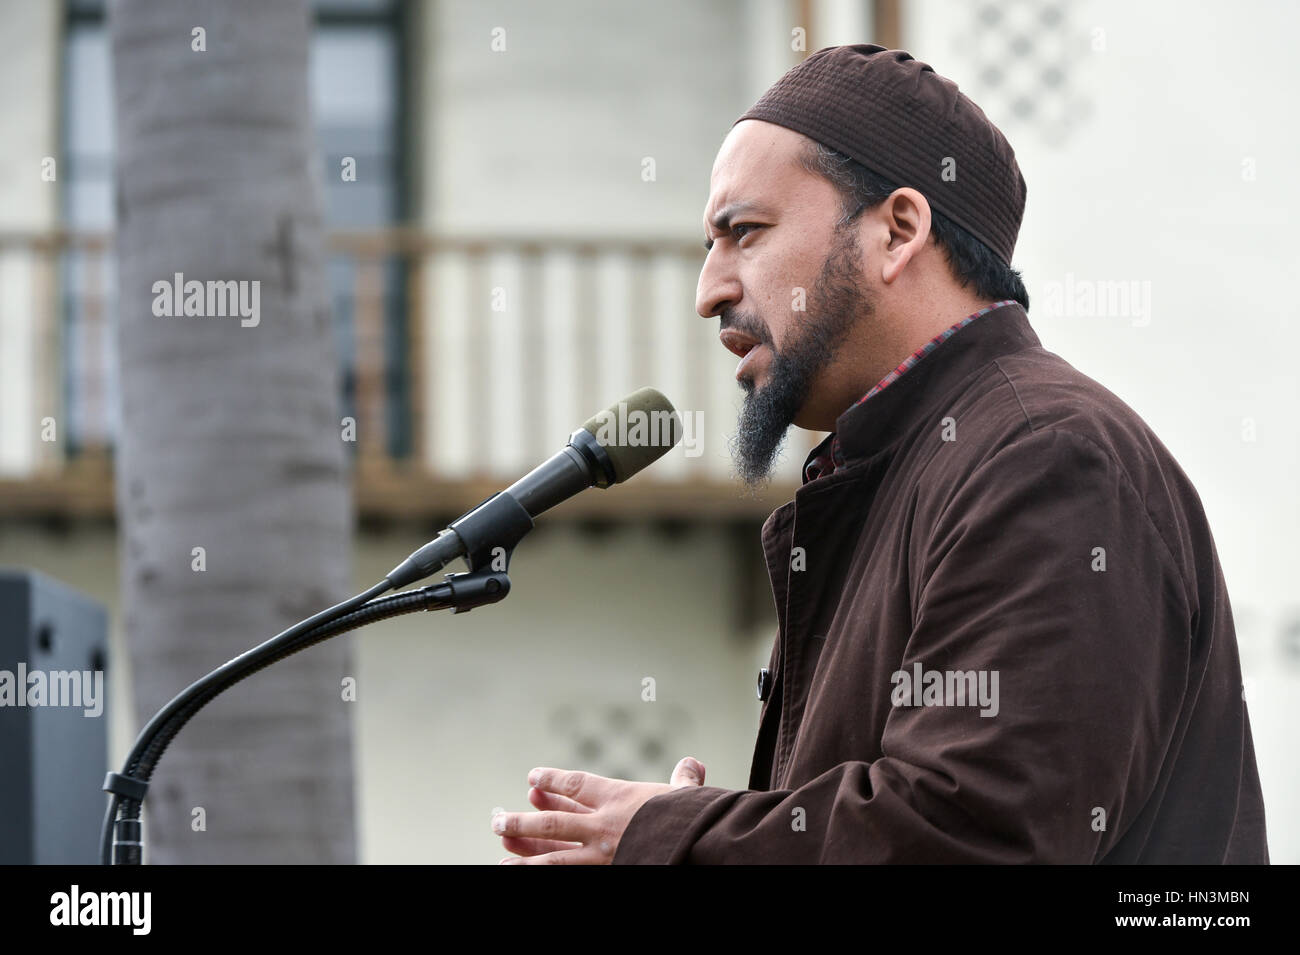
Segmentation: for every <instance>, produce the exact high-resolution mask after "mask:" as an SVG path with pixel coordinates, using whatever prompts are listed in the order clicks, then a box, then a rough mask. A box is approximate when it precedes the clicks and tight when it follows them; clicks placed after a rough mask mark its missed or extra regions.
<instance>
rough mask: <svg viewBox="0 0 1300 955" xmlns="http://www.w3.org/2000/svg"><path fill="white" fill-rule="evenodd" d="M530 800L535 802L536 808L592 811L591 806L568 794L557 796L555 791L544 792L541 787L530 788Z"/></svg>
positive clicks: (561, 810) (558, 810)
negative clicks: (576, 800) (575, 799)
mask: <svg viewBox="0 0 1300 955" xmlns="http://www.w3.org/2000/svg"><path fill="white" fill-rule="evenodd" d="M528 801H529V802H530V803H532V804H533V808H535V809H554V810H555V811H557V812H591V811H592V809H591V807H590V806H584V805H583V804H582V803H580V802H574V801H573V800H572V799H570V798H569V797H568V796H557V795H555V793H548V792H542V790H540V789H530V790H528Z"/></svg>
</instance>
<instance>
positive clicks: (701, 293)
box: [695, 248, 740, 318]
mask: <svg viewBox="0 0 1300 955" xmlns="http://www.w3.org/2000/svg"><path fill="white" fill-rule="evenodd" d="M720 253H721V250H719V249H716V248H715V249H711V250H710V251H709V257H708V258H707V259H705V260H704V267H703V268H702V269H700V281H699V284H697V285H696V286H695V311H696V312H698V313H699V315H700V317H701V318H712V317H713V316H715V315H718V314H720V313H721V312H722V310H723V309H725V308H728V307H730V306H733V305H736V304H738V303H739V302H740V280H739V279H738V278H737V277H736V275H735V273H734V272H733V271H732V270H731V269H730V268H728V267H727V264H726V258H725V256H723V255H722V254H720Z"/></svg>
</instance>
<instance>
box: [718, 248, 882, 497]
mask: <svg viewBox="0 0 1300 955" xmlns="http://www.w3.org/2000/svg"><path fill="white" fill-rule="evenodd" d="M859 262H860V255H859V249H858V242H857V234H856V232H854V231H853V228H852V226H850V227H848V228H846V229H843V230H840V231H839V232H838V235H837V239H836V242H835V245H834V247H833V248H832V249H831V251H830V252H829V253H828V254H827V256H826V261H825V262H824V263H823V264H822V270H821V274H820V275H819V276H818V278H817V282H816V284H815V285H814V287H813V288H812V289H811V290H810V292H809V296H808V297H809V303H808V311H807V313H806V318H805V319H804V321H803V322H802V323H800V326H799V333H798V335H797V337H795V338H794V339H793V340H791V341H790V342H788V343H787V344H786V345H785V347H784V348H783V349H782V350H781V351H777V350H776V348H775V346H774V345H773V344H772V342H771V339H770V336H769V335H768V334H767V332H766V329H760V328H757V327H754V326H755V325H756V324H757V323H750V324H749V327H744V328H742V327H741V326H740V325H734V326H732V327H736V328H740V329H741V330H742V331H745V332H747V333H750V334H757V333H759V332H762V342H763V344H766V345H767V346H768V348H771V349H772V363H771V366H770V367H769V369H768V381H767V384H766V385H764V386H763V387H762V388H759V389H757V390H755V387H754V381H753V379H752V378H742V379H741V381H740V386H741V387H742V388H743V389H744V390H745V402H744V404H743V405H742V407H741V409H740V416H739V418H738V419H737V422H736V437H735V439H734V440H733V442H732V446H731V456H732V459H733V460H734V462H735V465H736V472H737V474H738V475H739V477H740V478H741V480H743V481H744V482H745V485H746V486H747V487H748V488H750V489H751V490H753V489H755V488H757V487H759V486H761V485H762V484H763V483H765V482H766V481H767V480H768V477H769V475H770V474H771V471H772V466H773V464H774V463H775V462H776V458H777V455H778V453H779V452H780V450H781V447H782V445H783V444H784V441H785V436H786V432H787V431H789V429H790V425H792V424H793V423H794V419H795V416H796V415H798V413H799V409H800V408H802V407H803V404H804V402H805V401H806V400H807V398H808V392H809V390H810V389H811V388H812V382H813V378H814V377H816V375H817V373H818V372H819V371H821V370H822V369H823V368H825V367H826V366H827V365H829V364H830V362H831V361H832V360H833V359H834V357H835V355H836V353H837V351H838V350H839V347H840V345H842V344H843V342H844V339H845V338H846V337H847V335H848V333H849V331H850V329H852V328H853V326H854V325H855V324H856V323H857V322H858V321H859V319H863V320H865V319H867V318H869V317H870V316H871V314H872V312H873V306H872V302H871V297H870V295H869V294H868V293H867V291H866V289H865V288H864V287H863V286H862V284H861V276H860V274H859V268H860V265H859Z"/></svg>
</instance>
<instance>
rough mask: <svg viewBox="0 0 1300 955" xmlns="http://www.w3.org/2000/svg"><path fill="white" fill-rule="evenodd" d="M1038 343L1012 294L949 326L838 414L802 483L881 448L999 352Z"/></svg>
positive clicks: (807, 464) (811, 458) (812, 456)
mask: <svg viewBox="0 0 1300 955" xmlns="http://www.w3.org/2000/svg"><path fill="white" fill-rule="evenodd" d="M976 319H982V321H979V322H976V321H975V320H976ZM968 326H970V327H968ZM963 330H964V331H963ZM958 332H961V333H962V334H961V336H960V338H959V339H958V341H957V343H956V344H955V345H949V347H948V348H944V349H940V348H939V346H940V345H942V344H944V343H945V342H947V341H948V340H949V339H950V338H952V337H953V336H954V335H956V334H957V333H958ZM1040 344H1041V342H1040V341H1039V339H1038V336H1037V335H1036V334H1035V333H1034V330H1033V329H1032V328H1031V327H1030V325H1029V318H1028V316H1027V315H1026V314H1025V310H1024V308H1023V307H1021V305H1020V303H1018V302H1015V301H1011V300H1009V299H1008V300H1004V301H1001V302H994V303H993V304H992V305H989V306H986V307H984V308H981V309H979V310H978V311H976V312H972V313H971V314H970V315H967V316H966V317H965V318H963V319H961V320H960V321H958V322H955V323H954V324H952V325H950V326H948V328H946V329H944V330H943V331H942V332H940V333H939V334H938V335H936V336H934V337H933V338H931V339H930V340H929V341H928V342H926V343H925V344H924V345H922V346H921V347H920V348H918V349H917V350H916V351H914V352H913V353H912V354H911V355H909V356H908V357H907V358H905V359H904V360H903V361H902V362H901V363H900V364H899V365H898V367H897V368H895V369H894V370H893V371H891V372H890V373H889V374H888V375H886V376H885V377H884V378H882V379H881V380H880V381H879V382H878V383H877V384H876V385H875V387H873V388H872V389H871V390H870V391H868V392H867V393H866V394H865V395H863V396H862V397H861V398H859V399H858V400H857V401H855V402H854V403H853V404H852V405H851V406H850V407H849V408H848V409H847V410H846V411H845V412H844V413H843V414H841V415H840V416H839V417H838V418H837V419H836V421H835V431H834V432H832V433H831V434H829V435H827V436H826V438H825V440H823V441H822V442H821V443H820V444H819V445H817V447H816V448H814V449H813V450H812V452H811V453H810V454H809V455H808V458H807V460H806V461H805V462H804V470H803V483H805V484H807V483H809V482H810V481H815V480H817V479H818V478H821V477H826V476H827V475H829V474H833V473H835V472H836V471H838V470H839V469H840V468H842V467H844V466H845V465H846V464H847V463H849V462H850V461H852V460H854V459H861V458H866V457H870V456H871V455H873V454H875V453H876V452H877V451H880V450H883V449H884V448H886V447H888V446H889V445H890V444H892V443H893V441H894V440H895V439H897V438H898V437H899V436H900V435H902V434H903V433H904V432H905V431H906V430H907V429H908V427H909V426H910V424H911V423H912V422H915V421H917V420H920V419H921V418H923V417H924V416H925V415H926V414H927V413H929V412H930V411H931V409H932V408H933V406H934V405H935V404H937V403H938V401H940V400H941V399H942V398H943V396H944V395H945V393H946V392H947V391H948V390H949V389H950V388H951V387H952V386H953V385H955V384H957V383H959V382H960V381H961V380H963V379H964V378H966V376H967V375H969V374H970V373H971V372H973V371H976V370H978V369H979V368H982V367H983V366H984V365H986V364H988V363H989V362H990V361H992V360H993V359H995V358H997V357H998V356H999V355H1004V354H1010V353H1011V352H1014V351H1019V350H1020V349H1022V348H1028V347H1032V346H1037V345H1040ZM927 358H928V360H926V361H922V359H927Z"/></svg>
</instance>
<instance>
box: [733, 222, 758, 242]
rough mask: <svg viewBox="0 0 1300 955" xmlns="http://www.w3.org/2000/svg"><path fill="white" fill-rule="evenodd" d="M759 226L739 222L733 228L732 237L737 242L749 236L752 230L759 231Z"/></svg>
mask: <svg viewBox="0 0 1300 955" xmlns="http://www.w3.org/2000/svg"><path fill="white" fill-rule="evenodd" d="M757 228H758V226H757V225H755V224H754V223H752V222H737V223H736V224H735V225H733V226H732V227H731V235H732V237H733V238H735V240H736V241H737V242H739V241H740V240H741V239H743V238H744V237H745V236H746V235H748V234H749V232H750V230H752V229H757Z"/></svg>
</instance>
